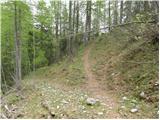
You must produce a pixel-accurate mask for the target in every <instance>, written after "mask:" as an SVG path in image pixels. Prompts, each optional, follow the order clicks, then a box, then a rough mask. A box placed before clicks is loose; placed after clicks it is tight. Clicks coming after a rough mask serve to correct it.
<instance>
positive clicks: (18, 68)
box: [14, 1, 21, 89]
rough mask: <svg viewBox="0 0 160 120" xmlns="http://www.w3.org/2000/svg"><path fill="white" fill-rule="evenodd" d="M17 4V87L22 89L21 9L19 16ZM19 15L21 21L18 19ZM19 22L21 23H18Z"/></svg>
mask: <svg viewBox="0 0 160 120" xmlns="http://www.w3.org/2000/svg"><path fill="white" fill-rule="evenodd" d="M14 6H15V21H14V22H15V49H16V52H15V57H16V58H15V60H16V87H17V89H20V86H21V48H20V46H21V45H20V14H21V13H20V11H19V16H18V15H17V13H18V11H17V4H16V1H15V3H14ZM18 17H19V21H18ZM18 22H19V25H18Z"/></svg>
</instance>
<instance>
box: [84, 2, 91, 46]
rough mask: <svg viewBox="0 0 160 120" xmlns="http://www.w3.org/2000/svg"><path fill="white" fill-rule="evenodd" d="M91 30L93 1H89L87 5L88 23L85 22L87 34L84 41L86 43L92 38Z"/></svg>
mask: <svg viewBox="0 0 160 120" xmlns="http://www.w3.org/2000/svg"><path fill="white" fill-rule="evenodd" d="M90 30H91V1H90V0H89V1H87V5H86V24H85V36H84V43H85V45H86V44H87V43H88V41H89V39H90V32H89V31H90Z"/></svg>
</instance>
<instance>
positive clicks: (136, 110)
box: [130, 108, 138, 113]
mask: <svg viewBox="0 0 160 120" xmlns="http://www.w3.org/2000/svg"><path fill="white" fill-rule="evenodd" d="M130 112H131V113H135V112H138V109H137V108H132V109H131V110H130Z"/></svg>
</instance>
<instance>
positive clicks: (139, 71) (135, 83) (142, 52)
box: [90, 26, 158, 118]
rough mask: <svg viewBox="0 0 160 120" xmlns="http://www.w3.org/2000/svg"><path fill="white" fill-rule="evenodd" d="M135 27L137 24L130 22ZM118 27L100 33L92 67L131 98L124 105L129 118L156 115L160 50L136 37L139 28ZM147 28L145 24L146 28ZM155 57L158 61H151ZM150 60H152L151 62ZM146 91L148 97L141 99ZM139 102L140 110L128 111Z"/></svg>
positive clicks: (103, 81)
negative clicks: (105, 32) (108, 31)
mask: <svg viewBox="0 0 160 120" xmlns="http://www.w3.org/2000/svg"><path fill="white" fill-rule="evenodd" d="M129 27H134V26H129ZM129 27H128V28H127V27H124V28H121V29H120V28H117V29H114V30H113V31H112V32H111V33H110V34H104V35H103V36H100V37H99V38H98V39H97V41H96V43H95V46H94V49H93V50H92V53H91V56H90V58H91V59H92V61H93V62H92V70H93V72H94V73H95V74H96V76H97V80H99V81H100V82H101V84H102V86H104V84H105V86H104V87H107V88H109V89H110V90H113V91H115V92H116V93H118V94H119V95H120V96H122V97H123V96H127V97H128V98H129V100H128V101H126V102H125V103H121V104H122V106H123V105H125V106H126V108H125V109H124V110H123V109H121V110H120V112H121V113H122V116H124V117H126V118H156V117H157V116H158V115H157V111H158V86H155V85H154V84H155V83H156V82H157V81H158V50H157V45H153V44H150V43H148V42H144V37H139V38H136V37H135V36H136V33H138V32H139V30H140V28H139V27H135V28H133V29H134V32H135V33H134V32H130V31H128V30H129V29H130V28H129ZM143 29H144V28H143ZM153 61H156V62H155V63H152V62H153ZM148 62H151V63H148ZM142 91H144V92H145V95H147V97H148V98H147V99H143V100H142V99H141V98H140V95H139V94H140V93H141V92H142ZM134 106H138V108H139V109H140V110H139V112H138V113H136V114H131V113H129V112H128V111H129V110H130V109H131V108H132V107H134Z"/></svg>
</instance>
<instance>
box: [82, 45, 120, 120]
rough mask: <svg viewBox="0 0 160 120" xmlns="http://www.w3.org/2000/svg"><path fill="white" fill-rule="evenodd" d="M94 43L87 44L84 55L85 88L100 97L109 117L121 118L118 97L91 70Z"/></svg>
mask: <svg viewBox="0 0 160 120" xmlns="http://www.w3.org/2000/svg"><path fill="white" fill-rule="evenodd" d="M93 47H94V43H91V45H89V46H87V47H86V49H85V52H84V56H83V64H84V69H85V74H86V78H87V81H86V84H85V88H84V89H85V90H86V91H87V92H89V93H90V94H91V97H93V98H96V99H98V100H99V101H100V102H102V103H104V104H105V105H106V110H107V114H108V118H120V115H119V113H118V99H117V98H116V96H115V95H114V94H112V93H111V91H109V90H106V89H104V88H103V87H102V86H101V85H100V84H99V81H98V80H96V77H95V75H94V74H93V72H92V70H91V60H90V59H89V55H90V51H91V49H92V48H93Z"/></svg>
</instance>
